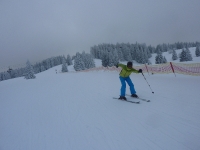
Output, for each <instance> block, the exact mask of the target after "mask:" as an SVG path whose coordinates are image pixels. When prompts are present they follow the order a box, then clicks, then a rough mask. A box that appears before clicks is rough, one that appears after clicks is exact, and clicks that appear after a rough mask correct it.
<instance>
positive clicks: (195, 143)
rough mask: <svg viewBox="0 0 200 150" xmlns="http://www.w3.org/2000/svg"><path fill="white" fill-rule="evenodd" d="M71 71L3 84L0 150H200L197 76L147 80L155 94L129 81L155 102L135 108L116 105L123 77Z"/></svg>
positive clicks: (136, 76)
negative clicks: (120, 79) (120, 78)
mask: <svg viewBox="0 0 200 150" xmlns="http://www.w3.org/2000/svg"><path fill="white" fill-rule="evenodd" d="M97 63H100V61H98V62H97ZM56 69H57V70H58V72H59V73H57V74H56V71H55V70H56ZM68 69H69V71H70V72H68V73H60V70H61V66H57V67H54V68H51V69H49V70H47V71H45V72H42V73H39V74H37V75H36V79H32V80H25V79H24V78H15V79H11V80H6V81H3V82H0V89H1V90H0V150H198V149H200V142H199V141H200V109H199V108H200V101H199V100H200V94H199V89H200V84H199V83H200V78H199V77H196V76H186V75H179V74H177V76H176V77H175V76H174V74H167V75H159V74H155V75H148V74H145V76H146V78H147V81H148V82H149V84H150V85H151V88H152V89H153V91H154V92H155V93H154V94H152V93H151V90H150V88H149V87H148V85H147V83H146V81H145V80H144V78H143V76H142V75H141V74H132V75H131V76H130V77H131V79H132V81H133V83H134V84H135V88H136V91H137V94H138V95H139V96H140V97H142V98H147V99H150V100H151V102H149V103H148V102H143V101H141V102H140V104H132V103H127V102H124V101H120V100H116V99H113V97H118V96H119V91H120V86H121V85H120V81H119V72H108V71H107V72H104V71H98V72H97V71H93V72H85V73H84V72H79V73H75V72H74V71H73V67H72V66H69V67H68ZM127 93H128V94H129V89H128V88H127ZM127 98H128V97H127ZM129 99H130V98H129ZM130 100H131V99H130Z"/></svg>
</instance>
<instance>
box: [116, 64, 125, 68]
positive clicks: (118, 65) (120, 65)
mask: <svg viewBox="0 0 200 150" xmlns="http://www.w3.org/2000/svg"><path fill="white" fill-rule="evenodd" d="M124 66H126V65H124V64H117V65H116V67H117V68H118V67H122V68H123V67H124Z"/></svg>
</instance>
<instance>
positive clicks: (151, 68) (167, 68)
mask: <svg viewBox="0 0 200 150" xmlns="http://www.w3.org/2000/svg"><path fill="white" fill-rule="evenodd" d="M133 67H134V68H135V69H137V70H138V69H142V70H143V72H148V73H153V74H155V73H157V74H166V73H179V74H185V75H195V76H200V63H192V64H183V63H172V62H169V63H165V64H157V65H146V64H144V65H140V66H133ZM120 70H121V68H120V67H119V68H116V67H115V66H113V67H96V68H92V69H87V70H82V71H81V72H88V71H120Z"/></svg>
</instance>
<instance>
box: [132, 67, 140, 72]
mask: <svg viewBox="0 0 200 150" xmlns="http://www.w3.org/2000/svg"><path fill="white" fill-rule="evenodd" d="M132 72H134V73H142V69H139V70H136V69H134V68H132Z"/></svg>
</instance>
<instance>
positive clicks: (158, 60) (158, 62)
mask: <svg viewBox="0 0 200 150" xmlns="http://www.w3.org/2000/svg"><path fill="white" fill-rule="evenodd" d="M155 61H156V62H155V63H156V64H162V63H163V55H162V53H161V52H160V53H157V56H156V57H155Z"/></svg>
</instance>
